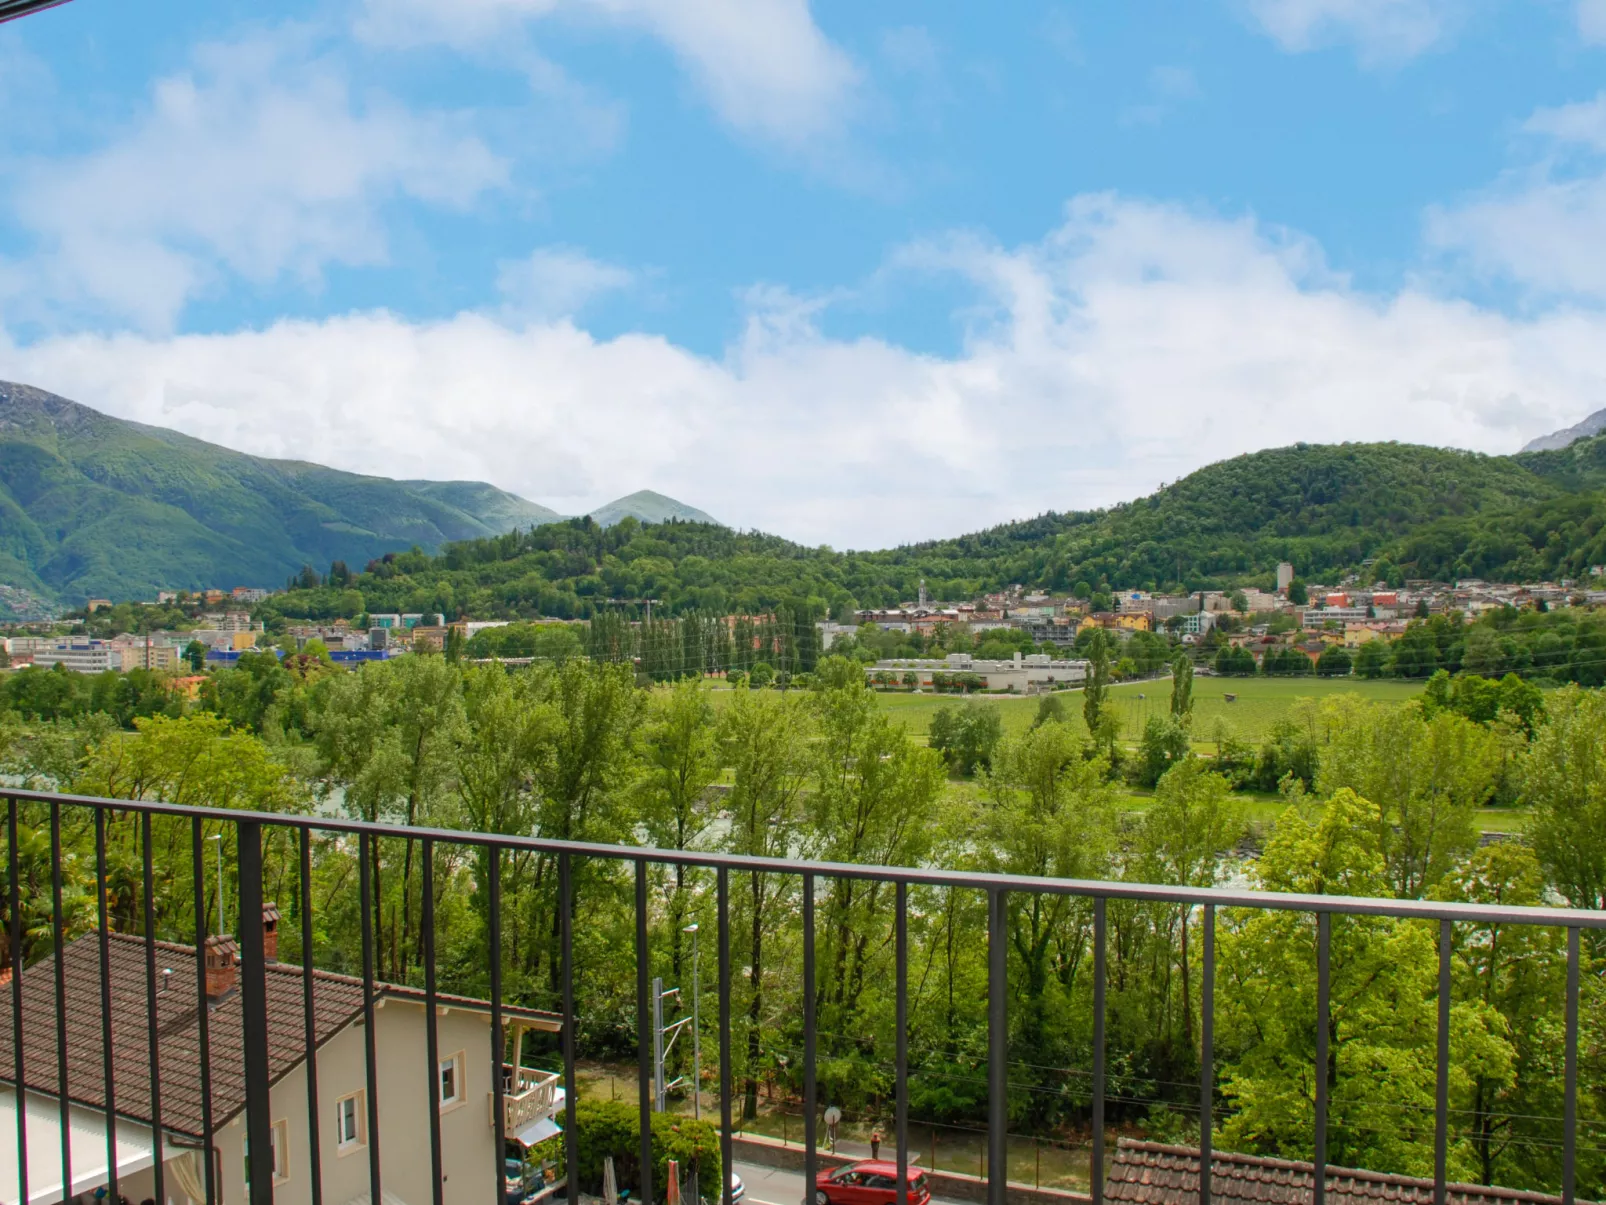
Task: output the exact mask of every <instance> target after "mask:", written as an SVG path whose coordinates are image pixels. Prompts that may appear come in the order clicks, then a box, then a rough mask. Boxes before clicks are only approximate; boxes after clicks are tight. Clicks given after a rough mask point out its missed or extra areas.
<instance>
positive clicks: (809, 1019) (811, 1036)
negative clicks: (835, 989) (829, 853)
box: [803, 871, 819, 1199]
mask: <svg viewBox="0 0 1606 1205" xmlns="http://www.w3.org/2000/svg"><path fill="white" fill-rule="evenodd" d="M814 1031H815V1018H814V875H813V874H812V873H811V872H809V871H804V872H803V1192H804V1195H805V1199H812V1197H813V1195H814V1176H815V1173H816V1171H817V1170H818V1169H817V1167H816V1161H815V1147H816V1144H817V1143H818V1141H819V1135H818V1134H817V1133H816V1132H815V1128H814V1127H815V1094H816V1091H817V1089H818V1083H817V1082H816V1078H815V1057H816V1051H817V1046H816V1043H817V1042H818V1035H817V1034H816V1033H815V1032H814Z"/></svg>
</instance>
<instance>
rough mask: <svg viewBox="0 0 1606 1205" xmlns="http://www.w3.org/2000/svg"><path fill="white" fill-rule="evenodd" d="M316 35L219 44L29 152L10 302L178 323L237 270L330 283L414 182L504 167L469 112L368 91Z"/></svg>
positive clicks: (440, 192) (428, 188)
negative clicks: (192, 302) (37, 157)
mask: <svg viewBox="0 0 1606 1205" xmlns="http://www.w3.org/2000/svg"><path fill="white" fill-rule="evenodd" d="M306 50H307V48H306V47H305V46H304V45H302V44H301V39H300V38H299V37H298V36H297V35H295V34H294V33H281V34H277V35H273V36H270V37H265V38H263V39H260V40H257V41H252V42H243V43H235V44H231V45H212V46H207V47H203V48H202V49H200V50H199V51H198V52H197V53H196V55H195V59H194V64H193V67H192V68H191V69H190V70H188V71H186V72H183V73H181V74H178V75H174V76H170V77H167V78H165V79H162V80H159V81H158V82H157V83H156V85H155V87H154V88H153V91H152V95H151V100H150V104H149V107H148V109H147V110H146V112H145V113H144V114H143V115H142V116H141V117H140V118H139V119H138V120H137V121H136V122H135V123H134V124H133V125H132V127H131V128H129V129H127V130H126V131H123V132H122V133H121V134H120V135H119V136H118V137H116V138H115V139H113V140H112V141H109V142H108V143H107V144H106V145H104V146H102V147H100V148H99V149H96V150H93V151H91V152H89V153H87V154H83V155H79V156H75V157H67V158H62V159H52V160H41V161H37V162H33V163H31V164H28V165H26V166H22V167H20V168H18V169H17V170H16V171H15V173H14V175H13V184H12V186H11V189H10V193H11V195H10V198H9V200H10V203H11V205H12V206H13V207H14V209H15V211H16V215H17V219H18V221H19V223H20V224H21V226H22V227H23V228H25V229H26V230H28V231H29V232H30V233H31V234H32V235H33V236H34V238H35V240H36V243H37V246H38V251H37V255H36V258H35V259H34V260H32V261H30V262H28V263H27V264H25V265H15V264H14V265H12V268H11V272H9V273H3V274H0V302H3V303H4V304H5V305H6V308H7V310H8V317H9V318H11V319H13V320H14V319H15V318H17V317H18V316H32V317H37V316H38V314H37V310H38V309H39V308H41V307H43V308H46V309H48V308H51V307H59V308H73V309H82V308H87V309H91V310H95V311H99V312H103V313H106V314H109V315H111V316H113V317H115V318H117V319H119V320H131V321H134V322H136V323H138V324H140V325H142V326H145V327H148V328H156V329H160V328H163V327H165V326H167V325H168V324H170V323H171V322H173V321H174V319H175V318H176V316H177V315H178V313H179V312H180V311H181V309H182V308H183V306H184V304H185V303H186V302H187V301H188V300H189V299H190V298H191V297H193V296H195V295H196V294H197V293H199V292H201V291H203V290H205V289H207V288H208V287H209V286H210V285H212V284H213V283H215V282H216V281H218V280H219V279H220V278H221V277H224V276H227V275H233V276H237V277H240V278H243V279H245V280H248V281H250V282H252V283H255V284H259V285H260V284H265V283H270V282H273V281H275V280H277V279H279V278H281V277H286V276H288V277H292V278H297V279H299V280H301V281H303V282H307V283H316V281H317V279H318V277H319V275H320V273H321V271H322V270H323V268H324V267H325V266H326V265H329V264H374V263H381V262H383V261H384V260H385V257H386V244H385V236H384V231H383V229H382V227H381V222H380V211H381V209H382V208H383V207H384V206H385V205H386V204H387V203H388V202H390V201H392V200H394V199H396V198H399V197H407V198H412V199H415V200H418V201H422V202H426V203H429V204H433V205H442V206H451V207H462V206H465V205H468V204H470V203H471V202H472V201H473V200H474V199H475V198H476V197H477V196H478V195H480V194H481V193H482V192H483V191H484V190H485V189H487V188H491V187H494V186H496V185H498V184H499V183H501V182H502V180H503V178H504V175H505V167H504V164H503V163H502V162H501V161H500V160H499V159H498V158H497V157H496V156H494V155H493V154H492V153H491V152H490V151H489V150H487V149H486V147H485V146H484V145H483V144H482V143H481V142H480V141H479V140H478V139H477V138H476V137H474V136H473V135H472V134H471V133H470V132H469V131H468V130H467V129H466V128H465V127H464V126H463V125H462V124H461V123H460V121H459V120H458V119H456V118H454V117H452V116H450V115H446V114H418V113H413V112H410V111H408V110H406V109H404V108H403V107H401V106H400V105H399V104H397V103H396V102H394V101H392V100H390V99H388V98H386V97H384V96H382V95H369V96H364V97H362V98H361V99H357V98H354V97H353V96H352V95H351V94H350V91H349V89H348V88H347V86H346V83H345V80H344V78H343V76H342V74H341V72H340V71H339V70H338V69H337V67H336V66H335V65H334V64H332V63H330V62H328V61H324V60H320V59H318V58H317V57H315V56H312V55H309V54H307V53H306ZM24 273H25V274H26V277H27V280H28V284H29V287H28V288H27V289H25V290H24V289H20V288H13V289H9V290H8V289H4V287H3V276H5V275H9V276H13V277H15V276H17V275H21V274H24ZM8 292H9V293H11V294H12V295H11V296H10V297H7V293H8ZM25 307H27V308H25ZM28 309H33V310H35V313H31V314H30V313H29V312H28Z"/></svg>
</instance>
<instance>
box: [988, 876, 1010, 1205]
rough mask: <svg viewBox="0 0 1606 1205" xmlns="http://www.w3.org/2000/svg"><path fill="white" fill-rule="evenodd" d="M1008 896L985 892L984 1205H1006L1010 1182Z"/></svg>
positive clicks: (995, 891) (1001, 891)
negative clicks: (985, 1188)
mask: <svg viewBox="0 0 1606 1205" xmlns="http://www.w3.org/2000/svg"><path fill="white" fill-rule="evenodd" d="M1007 901H1008V896H1007V895H1006V894H1005V892H1004V891H1003V889H1002V888H998V887H995V888H993V889H992V890H991V891H990V892H988V896H987V902H988V904H989V905H990V907H989V908H988V910H987V1093H988V1101H987V1153H988V1156H989V1159H990V1162H991V1166H990V1167H989V1168H988V1176H987V1205H1005V1198H1006V1196H1007V1193H1008V1183H1009V1147H1008V1145H1007V1144H1008V1136H1009V1062H1008V1060H1009V1006H1008V1000H1007V998H1006V993H1007V992H1008V990H1009V962H1008V954H1009V943H1008V935H1007V929H1008V916H1007V914H1006V912H1005V908H1006V906H1007Z"/></svg>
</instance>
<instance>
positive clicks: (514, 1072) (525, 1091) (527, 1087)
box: [486, 1063, 563, 1146]
mask: <svg viewBox="0 0 1606 1205" xmlns="http://www.w3.org/2000/svg"><path fill="white" fill-rule="evenodd" d="M562 1084H563V1077H562V1076H560V1075H558V1074H557V1073H556V1072H553V1071H540V1070H537V1069H536V1068H534V1067H517V1068H515V1067H514V1066H513V1065H512V1064H511V1063H503V1064H502V1132H503V1133H504V1134H506V1135H507V1136H508V1137H509V1138H516V1139H518V1140H519V1141H520V1142H523V1143H524V1145H525V1146H534V1145H535V1144H536V1143H537V1142H540V1141H542V1140H543V1139H546V1138H551V1137H552V1136H553V1135H555V1134H557V1133H558V1132H559V1131H558V1127H557V1125H556V1124H555V1123H554V1122H553V1120H552V1118H553V1115H554V1114H555V1113H556V1112H557V1111H558V1110H559V1109H561V1108H562V1107H563V1087H562ZM486 1101H487V1116H488V1117H489V1119H490V1123H491V1124H492V1125H495V1124H496V1094H495V1093H492V1092H487V1093H486ZM542 1122H546V1123H547V1124H546V1125H545V1126H543V1125H541V1123H542ZM527 1135H528V1136H527Z"/></svg>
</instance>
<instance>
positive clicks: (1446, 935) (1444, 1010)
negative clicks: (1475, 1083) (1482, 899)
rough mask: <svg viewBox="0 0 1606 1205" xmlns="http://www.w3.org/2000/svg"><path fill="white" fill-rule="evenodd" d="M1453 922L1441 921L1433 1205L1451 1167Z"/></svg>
mask: <svg viewBox="0 0 1606 1205" xmlns="http://www.w3.org/2000/svg"><path fill="white" fill-rule="evenodd" d="M1452 936H1453V934H1452V932H1451V926H1450V922H1449V921H1447V920H1441V921H1440V922H1439V1051H1438V1056H1437V1057H1438V1082H1437V1084H1436V1085H1435V1092H1434V1098H1433V1100H1434V1113H1435V1116H1434V1122H1433V1205H1444V1196H1445V1188H1444V1184H1445V1179H1446V1177H1447V1174H1448V1168H1449V1164H1450V949H1451V938H1452Z"/></svg>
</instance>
